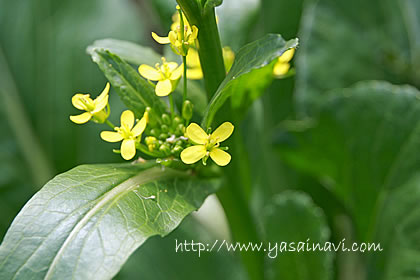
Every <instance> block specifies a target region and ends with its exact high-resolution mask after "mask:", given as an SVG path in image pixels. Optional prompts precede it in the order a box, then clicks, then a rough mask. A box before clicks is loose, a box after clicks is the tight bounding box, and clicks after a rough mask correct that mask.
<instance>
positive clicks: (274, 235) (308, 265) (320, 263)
mask: <svg viewBox="0 0 420 280" xmlns="http://www.w3.org/2000/svg"><path fill="white" fill-rule="evenodd" d="M264 217H265V230H266V240H267V242H270V243H271V248H272V249H273V248H275V247H274V246H275V245H274V244H275V243H277V244H278V247H277V252H276V251H274V250H272V251H269V252H268V254H267V258H266V268H267V279H296V280H304V279H307V280H310V279H319V280H325V279H331V277H332V257H333V254H332V253H331V252H325V251H323V252H321V251H315V252H314V251H313V250H312V251H307V250H306V248H307V245H306V244H310V245H309V246H311V247H310V248H312V244H317V243H319V244H320V245H321V247H322V248H323V246H324V244H325V242H327V241H328V240H329V235H330V230H329V228H328V225H327V222H326V220H325V217H324V214H323V212H322V210H321V209H320V208H318V207H316V206H315V205H314V204H313V202H312V200H311V199H310V198H309V196H307V195H305V194H303V193H296V192H284V193H282V194H279V195H277V196H275V197H274V198H273V201H272V202H271V203H270V204H269V205H268V206H267V207H266V211H265V215H264ZM308 239H309V240H308ZM292 242H294V244H293V247H294V248H295V250H296V251H294V252H291V251H290V252H285V251H283V252H280V249H282V250H283V249H284V248H286V249H290V248H291V247H289V244H291V243H292ZM286 243H289V244H288V245H287V246H285V245H284V244H286ZM302 246H303V248H304V249H303V250H302ZM299 248H300V252H299V251H298V249H299Z"/></svg>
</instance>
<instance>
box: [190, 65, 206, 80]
mask: <svg viewBox="0 0 420 280" xmlns="http://www.w3.org/2000/svg"><path fill="white" fill-rule="evenodd" d="M187 77H188V79H190V80H200V79H202V78H203V71H201V67H197V68H190V69H187Z"/></svg>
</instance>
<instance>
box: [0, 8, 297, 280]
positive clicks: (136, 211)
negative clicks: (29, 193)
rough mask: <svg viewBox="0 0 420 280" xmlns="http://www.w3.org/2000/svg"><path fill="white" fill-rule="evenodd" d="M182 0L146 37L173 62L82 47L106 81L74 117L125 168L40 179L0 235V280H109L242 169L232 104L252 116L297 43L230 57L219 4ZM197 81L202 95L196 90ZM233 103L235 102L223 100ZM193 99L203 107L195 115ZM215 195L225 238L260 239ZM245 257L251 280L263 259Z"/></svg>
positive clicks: (231, 201)
mask: <svg viewBox="0 0 420 280" xmlns="http://www.w3.org/2000/svg"><path fill="white" fill-rule="evenodd" d="M178 3H179V6H177V9H176V11H174V12H175V15H174V17H173V19H174V22H173V24H172V26H171V30H170V31H169V33H168V35H167V36H166V37H162V36H159V35H157V34H156V33H152V37H153V39H154V40H156V42H158V43H159V44H164V45H170V47H171V49H172V51H173V52H174V54H176V55H177V56H179V57H180V58H179V59H175V60H172V58H174V56H173V55H172V56H171V57H172V58H165V57H162V58H160V55H158V54H156V53H154V52H153V51H151V50H150V49H147V48H145V47H141V46H137V45H135V44H133V43H128V42H122V41H116V40H105V41H97V42H95V43H94V44H93V45H92V46H90V47H89V48H88V53H89V54H90V55H91V56H92V59H93V61H94V62H95V63H96V64H97V65H98V66H99V68H100V69H101V70H102V72H103V73H104V75H105V77H106V78H107V79H108V81H109V82H108V83H107V84H106V86H105V88H104V90H103V91H102V93H100V94H84V93H77V94H75V95H74V96H73V98H72V104H73V106H74V107H75V108H76V109H78V110H80V111H81V112H80V113H79V114H76V115H71V116H70V120H71V121H72V122H74V123H76V124H79V125H83V124H85V123H87V122H95V123H97V124H98V125H107V126H109V129H108V130H106V129H104V130H103V131H102V132H101V133H100V137H101V138H102V139H103V140H105V141H107V142H111V143H114V142H121V144H120V145H119V144H118V146H116V147H115V149H114V150H113V151H114V152H115V153H118V154H121V156H122V158H123V159H124V160H128V161H131V163H127V164H104V165H82V166H78V167H76V168H74V169H72V170H70V171H68V172H66V173H63V174H61V175H58V176H57V177H55V178H54V179H52V180H51V181H50V182H48V183H47V184H46V185H45V186H44V187H43V188H42V189H41V190H40V191H39V192H38V193H37V194H36V195H35V196H34V197H33V198H32V199H31V200H30V201H29V202H28V203H27V204H26V206H25V207H24V208H23V209H22V210H21V212H20V213H19V215H18V216H17V217H16V219H15V220H14V222H13V224H12V225H11V227H10V229H9V231H8V232H7V234H6V236H5V238H4V241H3V243H2V246H1V249H0V278H1V279H28V278H31V279H109V278H112V277H113V276H114V275H115V274H116V273H117V272H118V271H119V269H120V268H121V266H122V265H123V264H124V263H125V261H126V260H127V259H128V257H129V256H130V255H131V254H132V253H133V252H134V251H135V250H136V249H137V248H138V247H139V246H141V245H142V244H143V243H144V242H145V241H146V240H147V239H148V238H149V237H151V236H153V235H161V236H165V235H167V234H169V233H170V232H171V231H173V230H174V229H175V228H176V227H177V226H178V225H179V224H180V223H181V221H182V220H183V219H184V218H185V217H186V216H187V215H188V214H190V213H191V212H192V211H194V210H196V209H197V208H199V207H200V205H201V204H202V203H203V201H204V199H205V198H206V197H207V196H208V195H209V194H212V193H214V192H216V191H217V190H218V189H219V187H220V186H221V184H223V182H224V183H225V184H226V182H230V183H234V182H232V181H231V179H229V178H228V177H229V176H230V175H229V173H230V172H234V170H235V169H237V168H239V167H240V166H241V165H244V164H245V165H246V162H241V161H240V159H239V158H238V159H236V158H235V154H236V153H238V152H237V151H236V150H238V149H237V148H236V147H235V146H236V145H237V144H238V145H239V147H240V146H241V144H240V142H239V143H238V141H240V137H239V135H240V133H241V130H240V129H238V127H237V126H236V125H235V123H237V121H238V119H237V118H234V116H233V115H232V112H233V110H234V106H242V107H243V106H247V107H248V106H249V105H250V104H251V103H252V102H253V101H254V100H255V99H257V98H258V97H259V96H260V95H261V94H262V91H263V90H264V88H265V87H266V86H267V85H268V84H269V83H270V81H271V80H272V77H273V76H274V75H275V76H280V77H281V76H286V75H287V72H288V70H289V66H288V62H289V61H290V60H291V58H292V56H293V50H294V49H295V48H296V47H297V45H298V42H297V39H293V40H290V41H285V40H284V39H283V38H282V37H281V36H280V35H275V34H270V35H267V36H265V37H263V38H262V39H259V40H257V41H255V42H253V43H250V44H248V45H245V46H243V47H242V48H241V49H240V50H239V51H238V52H237V53H236V54H234V53H233V51H232V50H231V49H230V48H229V47H226V48H223V49H222V47H221V44H220V39H219V34H218V29H217V19H216V17H215V12H214V9H215V7H216V6H217V5H219V4H221V1H220V2H219V1H195V0H194V1H179V2H178ZM175 58H176V57H175ZM277 59H278V61H277ZM179 61H181V63H179ZM276 61H277V62H276ZM273 69H274V74H273ZM226 73H227V74H226ZM254 76H255V77H258V78H262V79H264V80H265V82H264V84H263V86H262V87H260V88H258V89H257V90H256V89H254V88H253V87H254V85H253V84H252V83H246V80H247V79H252V78H253V77H254ZM190 79H191V80H190ZM200 79H203V80H204V85H205V90H204V91H203V90H201V89H200V90H199V92H198V93H197V92H192V91H194V87H195V88H198V87H199V85H197V84H194V81H193V80H200ZM190 83H191V85H192V86H191V85H190ZM111 88H113V89H114V90H115V91H116V92H117V93H118V95H119V97H120V98H121V100H122V102H123V103H124V104H125V105H126V106H127V109H126V110H125V111H123V112H122V113H121V115H120V123H119V124H118V125H116V124H114V123H112V122H111V120H110V119H109V117H110V115H112V114H116V113H117V112H114V111H113V108H112V107H111V106H110V105H109V103H108V101H109V94H110V89H111ZM197 94H198V95H200V94H201V96H199V97H197ZM232 96H235V100H240V102H239V103H237V105H234V104H235V102H232V104H229V103H227V101H228V99H229V97H232ZM200 99H201V100H209V101H208V104H207V105H205V107H202V108H198V110H197V107H198V106H202V102H201V104H200V102H195V101H194V100H200ZM196 103H197V104H196ZM205 103H207V101H205ZM196 106H197V107H196ZM222 107H223V108H224V109H223V112H222V110H220V109H221V108H222ZM200 123H201V124H200ZM235 126H236V128H235ZM235 135H236V136H235ZM232 137H234V138H235V141H232V140H230V138H232ZM225 141H226V142H225ZM222 142H223V143H222ZM225 143H226V144H225ZM221 144H223V146H222V145H221ZM114 145H115V144H114ZM228 150H229V151H232V152H229V153H228ZM238 151H239V150H238ZM209 158H210V159H211V160H212V161H210V160H209ZM225 169H226V170H227V171H226V170H225ZM229 170H230V171H229ZM225 175H227V177H226V176H225ZM234 184H239V183H238V182H236V183H234ZM238 188H239V186H238ZM223 189H225V192H226V194H225V195H220V197H219V198H220V200H221V201H222V204H223V205H224V206H225V210H226V212H227V213H232V214H233V215H232V216H230V214H228V219H229V220H230V222H231V223H232V228H231V229H232V233H233V236H234V237H235V238H236V239H238V240H248V239H249V241H256V240H259V239H258V237H257V236H258V232H257V229H256V227H250V228H248V229H247V230H245V228H244V227H248V226H247V223H248V222H250V221H251V224H252V218H251V213H250V212H249V209H248V207H247V206H246V202H245V200H244V198H243V197H242V196H243V194H241V192H238V193H236V194H235V193H234V190H233V189H231V190H228V189H229V185H225V186H224V187H223ZM235 196H236V198H235ZM238 211H244V212H242V213H241V214H240V215H238V214H236V213H239V212H238ZM243 260H244V263H245V264H246V265H247V266H248V271H249V275H250V277H251V278H253V279H258V278H259V277H260V275H261V274H262V272H263V266H262V258H261V255H260V254H257V255H253V254H250V255H246V254H243Z"/></svg>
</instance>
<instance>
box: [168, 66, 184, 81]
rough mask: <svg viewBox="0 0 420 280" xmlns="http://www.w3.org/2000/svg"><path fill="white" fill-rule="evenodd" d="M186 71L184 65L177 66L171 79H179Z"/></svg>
mask: <svg viewBox="0 0 420 280" xmlns="http://www.w3.org/2000/svg"><path fill="white" fill-rule="evenodd" d="M183 71H184V66H183V65H180V66H179V67H178V68H176V69H175V70H174V71H173V72H172V73H171V78H170V79H171V80H178V79H179V78H181V75H182V72H183Z"/></svg>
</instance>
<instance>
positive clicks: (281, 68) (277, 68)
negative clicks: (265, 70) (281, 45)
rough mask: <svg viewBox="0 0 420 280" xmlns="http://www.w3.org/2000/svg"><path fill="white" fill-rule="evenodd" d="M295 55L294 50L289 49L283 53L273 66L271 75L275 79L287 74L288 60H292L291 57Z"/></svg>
mask: <svg viewBox="0 0 420 280" xmlns="http://www.w3.org/2000/svg"><path fill="white" fill-rule="evenodd" d="M294 54H295V49H289V50H287V51H285V52H284V53H283V54H282V55H281V56H280V57H279V58H278V59H277V62H276V64H274V68H273V75H274V76H275V77H276V78H281V77H283V76H284V75H286V74H287V72H289V69H290V64H289V62H290V60H292V58H293V55H294Z"/></svg>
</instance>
